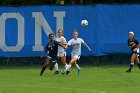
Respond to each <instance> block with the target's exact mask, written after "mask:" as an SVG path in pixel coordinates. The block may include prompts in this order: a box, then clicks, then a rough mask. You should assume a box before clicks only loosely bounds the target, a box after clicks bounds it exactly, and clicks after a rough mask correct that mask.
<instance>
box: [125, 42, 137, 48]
mask: <svg viewBox="0 0 140 93" xmlns="http://www.w3.org/2000/svg"><path fill="white" fill-rule="evenodd" d="M127 44H128V47H129V48H133V47H134V46H135V44H133V45H131V46H130V45H129V40H128V41H127Z"/></svg>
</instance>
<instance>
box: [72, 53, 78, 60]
mask: <svg viewBox="0 0 140 93" xmlns="http://www.w3.org/2000/svg"><path fill="white" fill-rule="evenodd" d="M71 58H77V59H78V60H79V59H80V55H79V54H71Z"/></svg>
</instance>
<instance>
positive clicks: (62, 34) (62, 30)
mask: <svg viewBox="0 0 140 93" xmlns="http://www.w3.org/2000/svg"><path fill="white" fill-rule="evenodd" d="M60 31H62V33H63V30H62V29H61V28H60V29H58V31H57V33H58V32H60ZM62 36H64V33H63V34H62Z"/></svg>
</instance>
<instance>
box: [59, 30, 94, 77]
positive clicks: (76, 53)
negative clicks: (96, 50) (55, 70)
mask: <svg viewBox="0 0 140 93" xmlns="http://www.w3.org/2000/svg"><path fill="white" fill-rule="evenodd" d="M81 44H83V45H84V46H85V47H87V48H88V50H89V51H91V49H90V48H89V47H88V45H87V44H86V43H85V42H84V41H83V39H82V38H78V32H77V31H74V32H73V39H71V40H70V41H69V42H68V44H67V45H68V46H70V45H71V46H72V52H71V57H72V59H71V60H70V62H69V64H68V66H67V68H66V69H65V70H63V71H61V73H62V74H64V73H65V72H66V75H68V74H69V72H70V71H69V70H70V68H71V66H72V65H73V64H76V65H78V64H77V61H78V60H79V58H80V55H81ZM79 68H80V67H79ZM79 70H80V69H79ZM79 73H80V72H79ZM79 73H78V74H79Z"/></svg>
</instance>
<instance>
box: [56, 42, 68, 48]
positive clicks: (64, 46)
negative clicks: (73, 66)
mask: <svg viewBox="0 0 140 93" xmlns="http://www.w3.org/2000/svg"><path fill="white" fill-rule="evenodd" d="M58 45H59V46H62V47H63V48H64V49H67V48H68V47H67V45H66V43H65V45H64V44H63V43H61V42H58Z"/></svg>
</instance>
